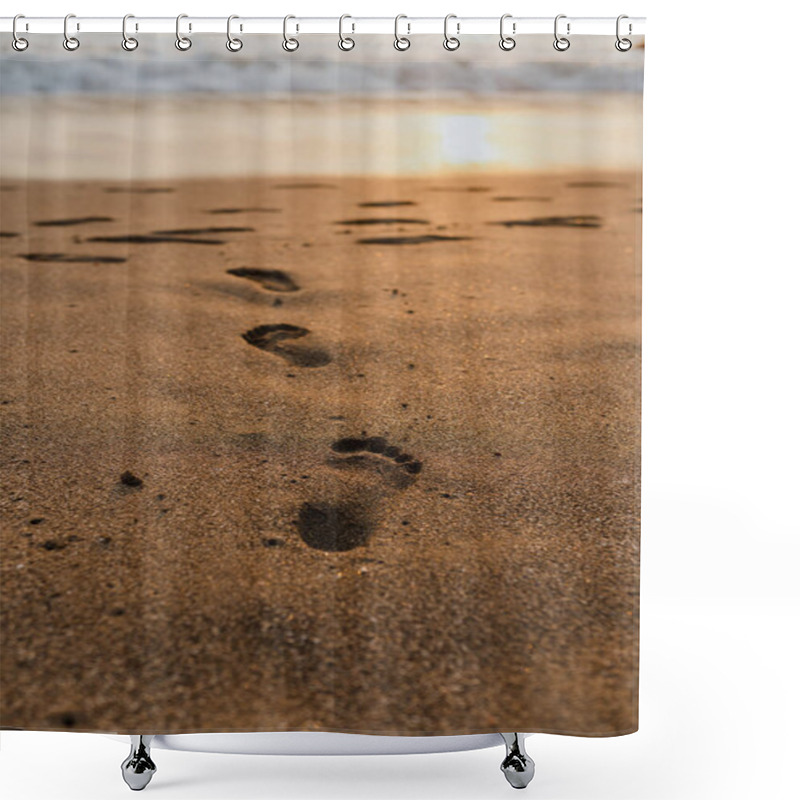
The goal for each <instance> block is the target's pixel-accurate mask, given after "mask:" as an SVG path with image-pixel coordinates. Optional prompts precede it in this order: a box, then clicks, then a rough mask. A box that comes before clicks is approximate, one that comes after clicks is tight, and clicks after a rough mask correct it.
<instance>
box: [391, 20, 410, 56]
mask: <svg viewBox="0 0 800 800" xmlns="http://www.w3.org/2000/svg"><path fill="white" fill-rule="evenodd" d="M401 19H406V20H407V19H408V17H407V16H406V15H405V14H398V15H397V16H396V17H395V18H394V49H395V50H408V48H409V47H411V39H409V38H408V37H407V36H401V35H400V20H401ZM406 27H407V28H408V35H409V36H410V35H411V23H410V22H406Z"/></svg>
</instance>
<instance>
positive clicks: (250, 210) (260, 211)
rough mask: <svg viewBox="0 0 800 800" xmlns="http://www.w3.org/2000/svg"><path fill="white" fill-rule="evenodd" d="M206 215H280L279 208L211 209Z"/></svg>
mask: <svg viewBox="0 0 800 800" xmlns="http://www.w3.org/2000/svg"><path fill="white" fill-rule="evenodd" d="M206 213H208V214H278V213H280V209H279V208H261V207H260V206H253V207H252V208H211V209H209V210H208V211H207V212H206Z"/></svg>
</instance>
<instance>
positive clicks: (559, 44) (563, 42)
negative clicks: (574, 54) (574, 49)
mask: <svg viewBox="0 0 800 800" xmlns="http://www.w3.org/2000/svg"><path fill="white" fill-rule="evenodd" d="M566 18H567V15H566V14H559V15H558V16H557V17H556V21H555V22H554V23H553V35H554V36H555V40H554V41H553V47H555V49H556V50H558V52H559V53H563V52H564V51H565V50H569V44H570V42H569V39H567V38H566V36H559V35H558V21H559V20H560V19H566ZM567 36H569V22H568V23H567Z"/></svg>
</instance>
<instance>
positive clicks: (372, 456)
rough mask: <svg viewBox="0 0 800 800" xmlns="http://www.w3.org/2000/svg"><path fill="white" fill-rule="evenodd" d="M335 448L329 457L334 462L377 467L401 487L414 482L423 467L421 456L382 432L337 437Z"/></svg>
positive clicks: (333, 445)
mask: <svg viewBox="0 0 800 800" xmlns="http://www.w3.org/2000/svg"><path fill="white" fill-rule="evenodd" d="M331 450H333V452H334V453H336V454H337V455H331V456H330V458H329V459H328V463H329V464H330V465H331V466H333V467H336V468H339V469H342V468H349V467H358V468H369V469H374V470H376V471H378V472H379V473H380V474H381V475H383V476H384V477H385V478H387V479H388V480H389V481H390V482H392V483H394V484H395V485H396V486H398V487H405V486H408V485H410V484H411V483H413V482H414V481H415V480H416V476H417V475H419V473H420V472H421V471H422V462H421V461H420V460H419V459H417V458H414V456H412V455H409V454H408V453H404V452H402V451H401V450H400V448H399V447H395V446H394V445H390V444H389V442H387V441H386V439H384V438H383V437H382V436H364V437H352V436H346V437H344V438H343V439H337V440H336V441H335V442H334V443H333V444H332V445H331Z"/></svg>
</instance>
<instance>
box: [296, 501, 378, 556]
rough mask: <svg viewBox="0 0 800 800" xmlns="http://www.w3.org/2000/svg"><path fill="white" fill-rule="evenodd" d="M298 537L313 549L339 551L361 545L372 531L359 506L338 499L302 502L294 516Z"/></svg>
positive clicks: (330, 551) (370, 524)
mask: <svg viewBox="0 0 800 800" xmlns="http://www.w3.org/2000/svg"><path fill="white" fill-rule="evenodd" d="M297 527H298V530H299V531H300V538H301V539H302V540H303V541H304V542H305V543H306V544H307V545H308V546H309V547H313V548H314V549H315V550H326V551H327V552H329V553H342V552H345V551H346V550H352V549H353V548H354V547H362V546H363V545H365V544H366V543H367V541H368V540H369V537H370V534H371V533H372V527H373V526H372V523H371V522H370V520H369V518H368V517H367V515H366V513H365V512H364V510H363V509H361V508H359V507H358V506H355V505H352V504H348V503H342V504H334V503H324V502H322V503H303V505H302V506H301V507H300V513H299V515H298V519H297Z"/></svg>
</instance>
